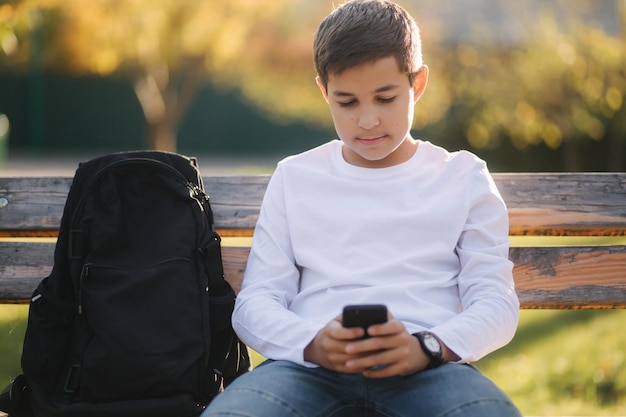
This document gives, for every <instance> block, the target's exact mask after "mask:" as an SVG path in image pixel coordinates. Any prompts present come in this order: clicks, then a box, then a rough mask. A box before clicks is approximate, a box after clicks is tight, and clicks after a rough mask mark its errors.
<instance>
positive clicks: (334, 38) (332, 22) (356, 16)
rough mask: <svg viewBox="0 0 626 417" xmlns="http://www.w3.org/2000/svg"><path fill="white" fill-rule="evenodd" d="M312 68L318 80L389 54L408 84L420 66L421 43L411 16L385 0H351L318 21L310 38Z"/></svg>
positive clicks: (325, 81)
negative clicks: (312, 39)
mask: <svg viewBox="0 0 626 417" xmlns="http://www.w3.org/2000/svg"><path fill="white" fill-rule="evenodd" d="M313 53H314V60H315V69H316V70H317V75H318V76H319V78H320V80H321V82H322V84H323V85H324V86H325V87H327V86H328V76H329V74H335V75H339V74H341V73H342V72H343V71H345V70H347V69H349V68H353V67H355V66H357V65H360V64H364V63H371V62H374V61H377V60H379V59H382V58H387V57H390V56H393V57H395V58H396V60H397V61H398V65H399V69H400V71H401V72H405V73H406V74H407V76H408V77H409V83H410V84H411V85H412V84H413V81H414V79H415V75H416V73H417V71H418V70H419V69H420V68H421V66H422V45H421V40H420V34H419V29H418V27H417V24H416V23H415V20H413V18H412V17H411V15H409V13H407V11H406V10H404V9H403V8H402V7H400V6H398V5H397V4H395V3H392V2H390V1H388V0H352V1H349V2H347V3H345V4H342V5H340V6H339V7H338V8H336V9H335V10H333V11H332V12H331V13H330V14H329V15H328V16H327V17H326V18H325V19H324V20H323V21H322V23H321V24H320V26H319V28H318V29H317V32H316V33H315V40H314V42H313Z"/></svg>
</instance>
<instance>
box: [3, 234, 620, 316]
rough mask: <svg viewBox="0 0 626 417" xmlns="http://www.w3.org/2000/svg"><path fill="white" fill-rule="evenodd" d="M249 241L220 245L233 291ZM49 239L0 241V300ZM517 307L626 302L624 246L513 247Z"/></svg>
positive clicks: (16, 288)
mask: <svg viewBox="0 0 626 417" xmlns="http://www.w3.org/2000/svg"><path fill="white" fill-rule="evenodd" d="M249 251H250V248H248V247H224V248H222V253H223V262H224V273H225V276H226V279H227V280H228V281H229V282H230V283H231V285H232V286H233V288H234V289H235V291H236V292H238V291H239V289H240V288H241V281H242V279H243V273H244V270H245V267H246V260H247V259H248V253H249ZM53 253H54V244H53V243H37V244H34V243H30V242H0V259H5V260H6V262H3V263H2V264H1V265H0V301H2V302H5V303H25V302H28V299H29V298H30V296H31V294H32V292H33V290H34V289H35V287H36V286H37V284H38V283H39V281H40V280H41V279H43V278H44V277H46V276H47V275H48V274H49V273H50V271H51V270H52V264H53ZM510 255H511V256H510V258H511V260H512V261H513V262H514V263H515V268H514V270H513V275H514V277H515V285H516V291H517V293H518V295H519V297H520V301H521V303H522V308H626V246H609V247H602V246H600V247H545V248H512V249H511V254H510Z"/></svg>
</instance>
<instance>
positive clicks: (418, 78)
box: [413, 65, 428, 101]
mask: <svg viewBox="0 0 626 417" xmlns="http://www.w3.org/2000/svg"><path fill="white" fill-rule="evenodd" d="M426 84H428V66H427V65H422V67H421V68H420V69H419V70H418V71H417V74H416V75H415V80H414V81H413V99H414V100H415V101H417V100H419V99H420V97H421V96H422V94H424V90H426Z"/></svg>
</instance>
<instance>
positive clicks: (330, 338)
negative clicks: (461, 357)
mask: <svg viewBox="0 0 626 417" xmlns="http://www.w3.org/2000/svg"><path fill="white" fill-rule="evenodd" d="M340 320H341V316H339V317H337V318H335V319H334V320H332V321H331V322H330V323H328V324H327V325H326V326H325V327H324V328H322V329H321V330H320V331H319V332H318V334H317V335H316V336H315V338H314V339H313V340H312V341H311V343H309V345H308V346H307V347H306V349H305V350H304V359H305V360H307V361H309V362H313V363H316V364H318V365H320V366H322V367H324V368H327V369H330V370H333V371H337V372H346V373H362V374H363V375H365V376H367V377H370V378H386V377H390V376H396V375H409V374H412V373H414V372H417V371H421V370H423V369H424V368H425V367H426V366H427V365H428V358H427V357H426V354H425V353H424V352H423V351H422V348H421V346H420V344H419V341H418V340H417V339H416V338H415V337H414V336H412V335H410V334H409V333H408V332H407V331H406V329H405V328H404V325H403V324H402V323H401V322H400V321H398V320H396V319H394V318H393V316H391V314H389V320H388V321H387V322H386V323H383V324H377V325H372V326H370V327H369V328H368V334H369V336H370V337H369V338H367V339H361V337H362V336H363V329H361V328H358V327H355V328H345V327H343V326H342V325H341V321H340Z"/></svg>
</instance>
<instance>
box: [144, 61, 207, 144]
mask: <svg viewBox="0 0 626 417" xmlns="http://www.w3.org/2000/svg"><path fill="white" fill-rule="evenodd" d="M201 62H202V61H198V60H191V59H190V60H189V61H188V63H187V64H188V65H186V66H183V67H181V69H179V70H178V71H173V72H168V71H167V70H165V69H160V70H155V71H152V72H148V73H146V75H145V77H144V78H142V79H140V80H139V81H137V82H136V83H135V94H136V95H137V99H138V100H139V103H140V104H141V108H142V110H143V113H144V116H145V117H146V122H147V123H148V136H147V138H146V148H147V149H156V150H161V151H169V152H176V150H177V138H176V134H177V131H178V125H179V123H180V120H181V119H182V116H183V115H184V114H185V113H186V112H187V110H188V109H189V107H190V106H191V103H192V101H193V99H194V97H195V95H196V93H197V91H198V89H199V87H200V86H201V84H202V80H203V78H204V67H203V66H202V65H201Z"/></svg>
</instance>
